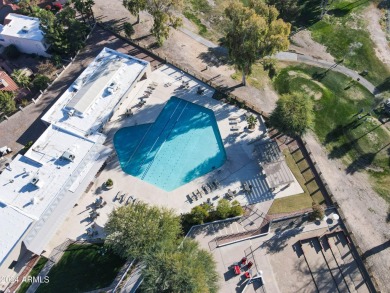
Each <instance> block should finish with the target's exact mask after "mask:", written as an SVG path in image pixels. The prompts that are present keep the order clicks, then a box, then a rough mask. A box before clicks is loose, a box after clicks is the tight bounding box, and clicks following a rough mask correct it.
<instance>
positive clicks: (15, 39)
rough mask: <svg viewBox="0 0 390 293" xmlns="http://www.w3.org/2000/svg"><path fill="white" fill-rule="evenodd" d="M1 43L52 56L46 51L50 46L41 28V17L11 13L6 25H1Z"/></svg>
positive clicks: (5, 45) (24, 51) (32, 52)
mask: <svg viewBox="0 0 390 293" xmlns="http://www.w3.org/2000/svg"><path fill="white" fill-rule="evenodd" d="M0 44H1V45H3V46H4V47H7V46H9V45H15V46H16V47H17V48H18V49H19V51H20V52H23V53H27V54H37V55H40V56H44V57H49V56H50V55H49V54H47V53H46V50H47V49H48V47H49V46H48V45H47V44H46V43H45V40H44V36H43V33H42V31H41V30H40V28H39V19H38V18H35V17H30V16H25V15H20V14H15V13H9V14H8V15H7V16H6V18H5V20H4V25H0Z"/></svg>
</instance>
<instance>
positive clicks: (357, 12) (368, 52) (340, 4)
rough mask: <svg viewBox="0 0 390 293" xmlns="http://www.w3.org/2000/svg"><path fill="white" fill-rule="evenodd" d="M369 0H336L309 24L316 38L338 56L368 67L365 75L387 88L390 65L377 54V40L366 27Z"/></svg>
mask: <svg viewBox="0 0 390 293" xmlns="http://www.w3.org/2000/svg"><path fill="white" fill-rule="evenodd" d="M369 4H370V2H369V1H356V0H348V1H345V0H343V1H341V0H335V1H333V3H332V4H331V5H330V9H329V11H328V15H327V16H326V17H324V18H323V20H321V21H318V22H317V23H315V24H313V25H312V26H310V27H309V30H310V31H311V32H312V37H313V39H314V40H315V41H317V42H319V43H321V44H324V45H325V46H326V47H327V49H328V51H329V53H330V54H332V55H333V56H334V57H335V58H336V59H338V60H341V59H344V62H343V64H344V65H345V66H346V67H349V68H352V69H354V70H356V71H358V72H362V71H363V70H368V71H369V73H368V75H367V76H366V77H365V78H367V79H368V80H370V81H371V82H372V83H373V84H374V85H377V86H380V87H381V88H383V90H386V89H387V90H388V89H390V84H389V85H387V83H388V82H386V80H387V78H388V77H389V76H390V71H389V69H388V68H387V67H386V66H385V65H384V64H383V63H382V62H381V61H380V60H379V59H378V58H377V57H376V54H375V50H374V48H375V44H374V43H373V42H372V41H371V38H370V35H369V33H368V32H367V30H366V20H365V19H364V18H363V17H362V16H361V12H362V11H363V9H364V8H365V7H366V6H367V5H369Z"/></svg>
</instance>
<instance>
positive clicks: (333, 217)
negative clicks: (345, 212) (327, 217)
mask: <svg viewBox="0 0 390 293" xmlns="http://www.w3.org/2000/svg"><path fill="white" fill-rule="evenodd" d="M332 219H333V220H335V221H337V220H338V219H340V216H339V215H338V214H332Z"/></svg>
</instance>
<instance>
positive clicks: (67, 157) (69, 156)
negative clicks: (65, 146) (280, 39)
mask: <svg viewBox="0 0 390 293" xmlns="http://www.w3.org/2000/svg"><path fill="white" fill-rule="evenodd" d="M61 157H62V158H64V159H65V160H68V161H71V162H73V161H74V159H75V158H76V156H75V155H74V154H72V153H71V152H69V151H65V152H64V153H63V154H62V156H61Z"/></svg>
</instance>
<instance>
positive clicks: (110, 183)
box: [106, 178, 114, 186]
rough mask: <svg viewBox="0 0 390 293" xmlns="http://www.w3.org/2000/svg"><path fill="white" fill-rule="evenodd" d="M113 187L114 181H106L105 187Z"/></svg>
mask: <svg viewBox="0 0 390 293" xmlns="http://www.w3.org/2000/svg"><path fill="white" fill-rule="evenodd" d="M113 185H114V181H112V179H110V178H109V179H107V181H106V186H113Z"/></svg>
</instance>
